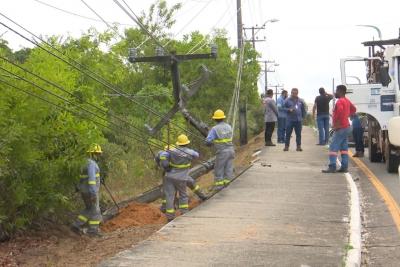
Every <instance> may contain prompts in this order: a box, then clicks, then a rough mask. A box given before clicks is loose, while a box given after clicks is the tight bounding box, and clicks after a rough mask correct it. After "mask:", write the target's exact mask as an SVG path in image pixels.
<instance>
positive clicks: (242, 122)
mask: <svg viewBox="0 0 400 267" xmlns="http://www.w3.org/2000/svg"><path fill="white" fill-rule="evenodd" d="M236 12H237V38H238V49H239V51H240V50H241V48H242V46H243V22H242V1H241V0H236ZM233 119H235V118H233ZM239 135H240V145H241V146H243V145H246V144H247V103H246V101H245V102H244V103H240V104H239Z"/></svg>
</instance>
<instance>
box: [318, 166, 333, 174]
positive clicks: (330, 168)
mask: <svg viewBox="0 0 400 267" xmlns="http://www.w3.org/2000/svg"><path fill="white" fill-rule="evenodd" d="M321 172H322V173H335V172H336V168H334V167H333V166H329V167H328V169H326V170H322V171H321Z"/></svg>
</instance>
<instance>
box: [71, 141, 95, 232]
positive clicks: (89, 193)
mask: <svg viewBox="0 0 400 267" xmlns="http://www.w3.org/2000/svg"><path fill="white" fill-rule="evenodd" d="M87 152H88V155H89V157H88V159H87V163H86V166H85V167H83V168H82V171H81V175H80V181H79V191H80V193H81V196H82V199H83V202H84V204H85V209H84V210H82V211H81V212H80V214H79V216H78V218H77V220H76V221H75V222H74V223H73V224H72V226H71V229H72V230H73V231H74V232H75V233H78V234H81V233H84V231H83V229H84V228H86V227H87V234H88V235H90V236H100V228H99V226H100V222H101V221H102V216H101V211H100V206H99V190H100V168H99V166H98V165H97V162H96V161H98V160H99V156H100V155H101V154H102V153H103V151H102V150H101V147H100V146H99V145H98V144H93V145H91V147H90V148H89V150H88V151H87Z"/></svg>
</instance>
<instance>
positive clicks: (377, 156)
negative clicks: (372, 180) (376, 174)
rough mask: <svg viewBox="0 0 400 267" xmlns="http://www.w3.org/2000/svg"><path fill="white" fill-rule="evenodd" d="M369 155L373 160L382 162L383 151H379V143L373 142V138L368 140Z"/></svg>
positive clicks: (370, 159)
mask: <svg viewBox="0 0 400 267" xmlns="http://www.w3.org/2000/svg"><path fill="white" fill-rule="evenodd" d="M368 157H369V161H371V162H382V158H383V157H382V153H380V152H378V144H376V143H375V144H373V143H372V138H369V142H368Z"/></svg>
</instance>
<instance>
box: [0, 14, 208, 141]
mask: <svg viewBox="0 0 400 267" xmlns="http://www.w3.org/2000/svg"><path fill="white" fill-rule="evenodd" d="M0 15H1V16H3V17H5V18H6V19H8V20H9V21H11V22H13V23H14V24H15V25H17V26H18V27H20V28H22V29H23V30H24V31H26V32H28V33H29V34H31V35H32V36H34V37H35V38H37V39H39V40H40V41H42V42H43V43H45V44H47V45H48V46H50V47H51V48H52V49H53V50H55V51H57V52H58V53H59V54H61V55H63V56H65V57H66V58H68V59H69V60H71V61H72V62H74V63H75V64H76V65H74V64H72V63H71V62H69V61H68V60H66V59H64V58H62V57H61V56H59V55H56V54H55V53H53V52H51V51H50V50H48V49H47V48H45V47H44V46H42V45H40V44H39V43H38V42H36V41H33V40H31V39H29V38H28V37H26V36H24V35H23V34H21V33H19V32H18V31H16V30H14V29H13V28H11V27H10V26H8V25H6V24H4V23H3V22H0V24H1V25H3V26H4V27H6V28H7V29H9V30H11V31H12V32H14V33H15V34H17V35H18V36H20V37H22V38H23V39H25V40H27V41H28V42H31V43H32V44H34V45H36V46H37V47H39V48H40V49H42V50H44V51H46V52H47V53H49V54H50V55H52V56H54V57H56V58H57V59H59V60H61V61H63V62H64V63H66V64H68V65H70V66H71V67H73V68H74V69H76V70H78V71H79V72H82V73H83V74H85V75H87V76H88V77H90V78H91V79H93V80H94V81H96V82H98V83H100V84H102V85H103V86H104V87H106V88H108V89H109V90H111V91H113V92H114V93H117V94H119V95H121V96H124V95H125V96H126V95H128V94H127V93H126V92H124V91H123V90H121V89H120V88H118V90H117V89H115V87H114V86H113V85H112V84H111V83H110V82H109V81H107V80H105V79H104V78H103V77H101V76H100V75H99V74H97V73H95V72H93V71H91V70H90V69H89V68H88V67H86V66H85V65H83V64H81V63H79V62H78V61H76V60H75V59H72V58H70V57H68V56H67V55H65V54H64V52H62V51H60V50H59V49H58V48H56V47H55V46H53V45H52V44H50V43H48V42H46V41H45V40H43V39H42V38H41V37H39V36H37V35H35V34H34V33H32V32H30V31H29V30H27V29H26V28H25V27H23V26H21V25H20V24H18V23H17V22H15V21H14V20H12V19H10V18H8V17H7V16H6V15H4V14H2V13H0ZM78 66H79V67H78ZM82 68H84V69H85V70H82ZM126 98H127V99H129V100H130V101H132V102H133V103H135V104H137V105H139V106H141V107H142V108H144V109H145V110H147V111H149V112H150V113H152V114H153V115H156V116H158V117H160V118H162V117H163V115H162V114H160V113H158V112H157V111H155V110H154V109H152V108H151V107H150V106H147V105H146V104H143V103H142V102H140V101H138V100H136V99H134V98H132V97H126ZM171 124H172V125H174V126H175V127H177V128H179V129H181V130H183V131H185V132H188V133H190V134H191V135H193V136H194V137H197V138H199V139H201V140H203V137H202V136H199V135H197V134H195V133H193V132H191V131H189V130H187V129H184V128H182V127H181V126H179V125H177V124H175V123H172V122H171Z"/></svg>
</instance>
